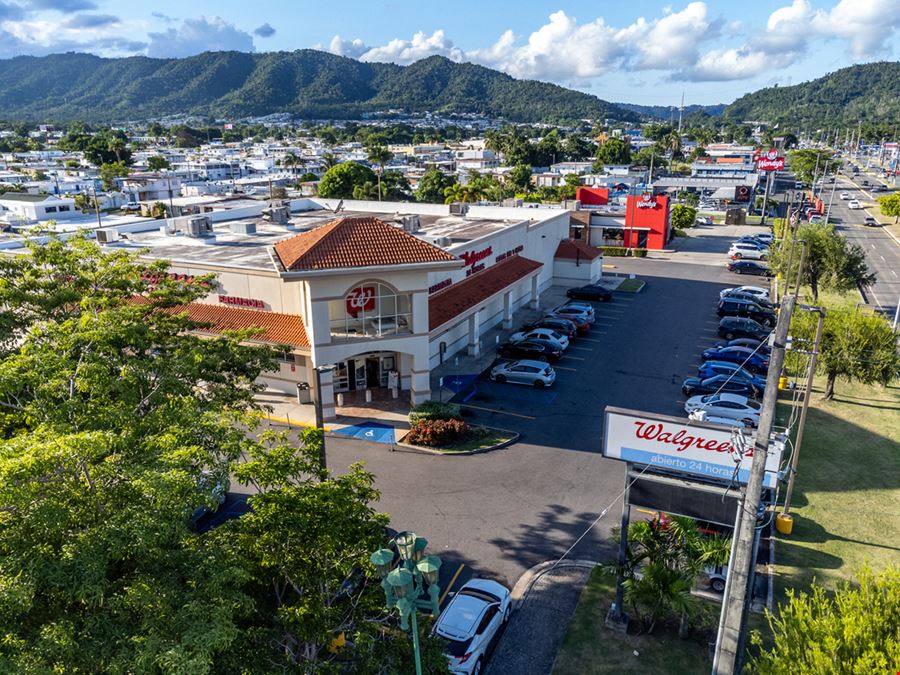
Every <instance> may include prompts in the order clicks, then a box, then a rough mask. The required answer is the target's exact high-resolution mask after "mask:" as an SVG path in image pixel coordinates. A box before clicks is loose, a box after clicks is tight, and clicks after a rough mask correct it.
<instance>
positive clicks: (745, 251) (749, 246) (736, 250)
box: [728, 241, 769, 260]
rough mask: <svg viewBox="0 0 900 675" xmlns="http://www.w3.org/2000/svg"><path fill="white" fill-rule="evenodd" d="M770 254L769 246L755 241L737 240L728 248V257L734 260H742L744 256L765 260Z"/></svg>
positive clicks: (750, 258)
mask: <svg viewBox="0 0 900 675" xmlns="http://www.w3.org/2000/svg"><path fill="white" fill-rule="evenodd" d="M768 255H769V249H768V248H766V247H765V246H762V245H760V244H757V243H753V242H743V241H736V242H734V243H733V244H732V245H731V248H729V249H728V257H729V258H732V259H734V260H741V259H742V258H747V259H749V260H765V259H766V258H767V257H768Z"/></svg>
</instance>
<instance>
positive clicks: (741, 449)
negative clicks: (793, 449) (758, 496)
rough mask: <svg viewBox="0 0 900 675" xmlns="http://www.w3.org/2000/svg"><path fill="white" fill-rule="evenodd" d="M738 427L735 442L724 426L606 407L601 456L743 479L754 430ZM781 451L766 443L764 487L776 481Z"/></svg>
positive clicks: (745, 476)
mask: <svg viewBox="0 0 900 675" xmlns="http://www.w3.org/2000/svg"><path fill="white" fill-rule="evenodd" d="M743 431H744V434H743V442H741V441H740V440H738V436H737V435H733V434H732V432H731V430H730V429H726V428H724V427H717V426H714V425H706V424H703V423H698V422H690V423H689V422H688V420H683V421H682V420H678V419H677V418H671V417H667V416H664V415H652V414H650V413H641V412H637V411H630V410H624V409H621V408H607V409H606V433H605V436H604V444H603V454H604V455H605V456H606V457H609V458H611V459H618V460H622V461H625V462H630V463H632V464H640V465H644V466H646V465H649V466H651V467H654V468H658V469H661V470H665V471H669V472H674V473H679V474H689V475H693V476H701V477H705V478H712V479H717V480H721V481H731V480H732V479H734V480H736V481H738V482H741V483H746V481H747V478H748V477H749V471H750V462H751V460H752V457H753V441H754V434H753V430H751V429H744V430H743ZM782 450H783V445H779V444H777V443H770V445H769V452H768V454H767V456H766V477H765V479H764V485H766V486H768V487H771V486H773V485H774V484H775V482H776V475H777V472H778V467H779V463H780V461H781V453H782Z"/></svg>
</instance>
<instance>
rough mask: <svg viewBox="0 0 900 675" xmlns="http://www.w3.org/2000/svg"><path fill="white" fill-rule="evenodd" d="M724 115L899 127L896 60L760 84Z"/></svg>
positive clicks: (802, 124)
mask: <svg viewBox="0 0 900 675" xmlns="http://www.w3.org/2000/svg"><path fill="white" fill-rule="evenodd" d="M722 116H723V118H725V119H730V120H733V121H737V122H739V121H743V120H755V121H767V122H772V123H780V124H781V125H782V126H783V127H792V128H795V129H800V130H808V131H811V130H814V129H816V128H819V127H832V128H833V127H835V126H848V127H849V126H855V125H856V124H858V123H859V122H862V123H863V124H866V123H874V124H888V125H896V126H897V127H900V63H898V62H886V61H882V62H879V63H867V64H865V65H860V66H850V67H849V68H842V69H841V70H837V71H835V72H833V73H830V74H828V75H826V76H824V77H820V78H819V79H817V80H811V81H810V82H803V83H802V84H796V85H794V86H792V87H777V86H776V87H768V88H766V89H760V90H759V91H756V92H753V93H752V94H747V95H745V96H742V97H741V98H739V99H738V100H736V101H735V102H734V103H732V104H731V105H729V106H728V107H727V108H725V111H724V112H723V113H722Z"/></svg>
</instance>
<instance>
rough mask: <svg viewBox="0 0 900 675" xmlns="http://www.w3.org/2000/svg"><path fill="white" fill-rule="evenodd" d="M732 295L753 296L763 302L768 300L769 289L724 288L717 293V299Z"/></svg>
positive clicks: (751, 287) (756, 287)
mask: <svg viewBox="0 0 900 675" xmlns="http://www.w3.org/2000/svg"><path fill="white" fill-rule="evenodd" d="M732 293H744V294H746V295H754V296H757V297H760V298H762V299H763V300H768V299H769V289H768V288H763V287H762V286H733V287H731V288H724V289H722V290H721V291H719V297H720V298H724V297H725V296H726V295H731V294H732Z"/></svg>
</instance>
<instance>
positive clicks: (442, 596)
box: [438, 563, 466, 607]
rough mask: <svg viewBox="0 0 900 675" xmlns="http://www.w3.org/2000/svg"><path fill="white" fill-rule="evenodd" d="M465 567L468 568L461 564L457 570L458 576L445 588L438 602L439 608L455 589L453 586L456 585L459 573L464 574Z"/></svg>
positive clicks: (455, 575) (454, 576)
mask: <svg viewBox="0 0 900 675" xmlns="http://www.w3.org/2000/svg"><path fill="white" fill-rule="evenodd" d="M465 566H466V564H465V563H460V564H459V568H458V569H457V570H456V574H454V575H453V578H452V579H451V580H450V583H448V584H447V585H446V586H445V587H444V592H443V593H442V594H441V599H440V600H438V607H440V606H441V605H443V604H444V600H446V599H447V593H449V592H450V589H451V588H453V584H455V583H456V579H457V578H458V577H459V573H460V572H462V570H463V567H465Z"/></svg>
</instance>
